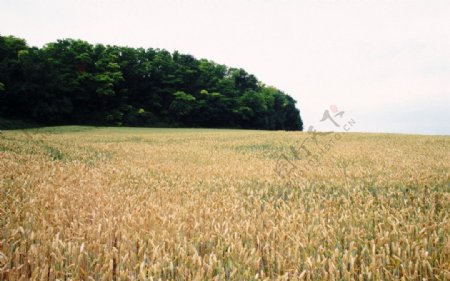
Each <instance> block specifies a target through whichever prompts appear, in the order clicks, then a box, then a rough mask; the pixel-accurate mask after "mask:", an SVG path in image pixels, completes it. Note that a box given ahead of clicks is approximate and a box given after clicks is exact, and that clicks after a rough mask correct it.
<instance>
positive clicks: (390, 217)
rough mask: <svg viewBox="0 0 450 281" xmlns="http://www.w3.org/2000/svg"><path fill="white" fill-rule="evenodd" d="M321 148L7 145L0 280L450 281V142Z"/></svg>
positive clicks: (147, 133)
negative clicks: (303, 153)
mask: <svg viewBox="0 0 450 281" xmlns="http://www.w3.org/2000/svg"><path fill="white" fill-rule="evenodd" d="M308 137H309V135H308V133H297V132H264V131H239V130H189V129H184V130H183V129H172V130H171V129H166V130H164V129H126V128H123V129H89V128H71V127H69V128H65V129H62V130H58V129H48V130H46V131H45V130H44V131H36V130H29V131H14V132H13V131H5V132H3V133H2V134H1V135H0V187H1V195H0V196H1V197H0V198H1V200H0V204H1V205H0V215H1V216H0V223H1V233H0V280H24V279H33V280H56V279H59V280H274V279H277V280H423V279H425V280H450V238H449V235H450V217H449V207H450V203H449V202H450V186H449V182H450V181H449V178H450V172H449V163H450V138H449V137H438V136H412V135H411V136H406V135H382V134H356V133H355V134H341V135H340V137H339V139H336V140H334V141H333V142H332V143H331V145H330V147H329V148H327V151H326V152H317V153H316V154H315V155H320V157H317V158H318V159H316V160H317V161H316V160H315V161H313V162H311V161H310V160H308V159H305V158H296V157H291V156H292V155H291V154H290V153H291V152H290V151H291V150H292V148H298V146H299V144H300V143H302V141H303V140H305V139H306V138H308ZM327 137H328V138H336V136H335V135H334V136H333V135H331V136H327ZM324 138H325V137H324ZM309 149H310V150H311V151H313V150H314V149H316V147H315V146H311V147H310V148H309ZM280 156H283V157H285V158H282V157H281V158H280ZM280 159H281V160H280ZM280 161H281V162H280ZM276 168H278V169H281V173H280V174H281V175H282V176H280V175H278V174H277V172H275V170H276Z"/></svg>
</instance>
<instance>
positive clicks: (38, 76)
mask: <svg viewBox="0 0 450 281" xmlns="http://www.w3.org/2000/svg"><path fill="white" fill-rule="evenodd" d="M295 104H296V101H295V100H294V99H293V98H292V97H290V96H289V95H287V94H285V93H284V92H282V91H280V90H278V89H276V88H274V87H269V86H266V85H264V84H263V83H262V82H260V81H258V79H256V77H255V76H254V75H252V74H249V73H247V72H246V71H245V70H244V69H237V68H231V67H227V66H225V65H221V64H217V63H214V62H212V61H209V60H206V59H196V58H194V57H193V56H191V55H186V54H180V53H179V52H177V51H175V52H174V53H170V52H168V51H166V50H164V49H152V48H150V49H143V48H130V47H119V46H110V45H106V46H105V45H102V44H96V45H92V44H89V43H88V42H85V41H81V40H73V39H64V40H58V41H56V42H53V43H49V44H47V45H45V46H44V47H42V48H36V47H29V46H28V45H27V44H26V42H25V40H23V39H20V38H16V37H14V36H1V35H0V116H2V117H4V118H14V119H21V120H29V121H33V122H37V123H42V124H55V125H57V124H61V125H62V124H90V125H116V126H120V125H127V126H155V125H158V126H164V125H166V126H180V127H212V128H246V129H267V130H302V129H303V123H302V120H301V118H300V112H299V110H298V109H297V108H296V107H295Z"/></svg>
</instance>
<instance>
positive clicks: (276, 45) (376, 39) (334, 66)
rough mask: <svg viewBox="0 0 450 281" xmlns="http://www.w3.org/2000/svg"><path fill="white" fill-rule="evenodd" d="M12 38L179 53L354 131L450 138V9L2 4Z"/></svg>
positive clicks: (226, 1) (107, 0)
mask: <svg viewBox="0 0 450 281" xmlns="http://www.w3.org/2000/svg"><path fill="white" fill-rule="evenodd" d="M0 34H2V35H15V36H18V37H21V38H24V39H26V40H27V42H28V43H29V44H30V45H33V46H39V47H40V46H42V45H43V44H45V43H48V42H52V41H55V40H56V39H61V38H75V39H83V40H86V41H89V42H90V43H103V44H116V45H123V46H132V47H144V48H148V47H153V48H164V49H167V50H169V51H174V50H179V51H180V52H181V53H189V54H192V55H194V56H195V57H197V58H207V59H211V60H213V61H216V62H218V63H222V64H226V65H228V66H233V67H242V68H244V69H246V70H247V71H248V72H249V73H252V74H254V75H256V77H257V78H258V79H259V80H261V81H262V82H264V83H265V84H268V85H273V86H275V87H277V88H279V89H281V90H283V91H285V92H287V93H288V94H290V95H291V96H293V97H294V98H295V99H296V100H297V101H298V104H297V107H299V108H300V110H301V116H302V118H303V121H304V123H305V128H308V126H310V125H313V126H315V127H316V128H317V129H320V128H322V127H321V125H323V123H321V122H320V119H321V118H322V114H323V112H324V110H325V109H328V108H329V107H330V105H333V104H334V105H336V106H337V107H338V108H339V110H344V111H345V115H344V118H347V119H348V118H353V119H354V120H355V121H356V122H357V124H356V126H355V127H354V128H353V129H352V130H353V131H367V132H397V133H421V134H446V135H449V134H450V1H448V0H423V1H415V0H397V1H394V0H390V1H389V0H315V1H313V0H310V1H301V0H239V1H238V0H184V1H181V0H155V1H150V0H147V1H144V0H128V1H125V0H77V1H75V0H39V1H37V0H0Z"/></svg>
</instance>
